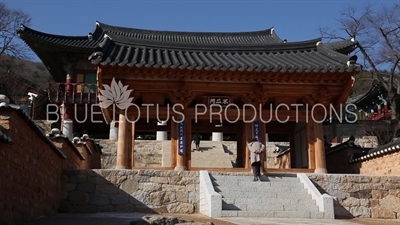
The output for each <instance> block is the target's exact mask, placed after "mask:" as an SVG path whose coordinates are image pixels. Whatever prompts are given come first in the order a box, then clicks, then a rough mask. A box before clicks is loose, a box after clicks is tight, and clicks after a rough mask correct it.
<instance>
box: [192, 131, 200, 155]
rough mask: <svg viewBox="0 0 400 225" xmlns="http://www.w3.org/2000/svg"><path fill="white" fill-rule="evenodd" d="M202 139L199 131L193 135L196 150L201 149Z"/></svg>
mask: <svg viewBox="0 0 400 225" xmlns="http://www.w3.org/2000/svg"><path fill="white" fill-rule="evenodd" d="M200 139H201V136H200V134H199V133H196V134H195V135H194V136H193V142H194V144H195V145H196V149H195V150H197V151H200ZM193 151H194V150H193Z"/></svg>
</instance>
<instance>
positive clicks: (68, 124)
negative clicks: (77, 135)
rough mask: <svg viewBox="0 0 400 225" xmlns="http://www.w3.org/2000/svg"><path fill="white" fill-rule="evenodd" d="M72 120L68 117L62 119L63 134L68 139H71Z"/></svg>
mask: <svg viewBox="0 0 400 225" xmlns="http://www.w3.org/2000/svg"><path fill="white" fill-rule="evenodd" d="M73 124H74V122H73V121H72V120H70V119H66V120H64V121H63V124H62V126H63V130H62V131H63V135H64V136H66V137H68V139H70V140H72V133H73V132H72V131H73Z"/></svg>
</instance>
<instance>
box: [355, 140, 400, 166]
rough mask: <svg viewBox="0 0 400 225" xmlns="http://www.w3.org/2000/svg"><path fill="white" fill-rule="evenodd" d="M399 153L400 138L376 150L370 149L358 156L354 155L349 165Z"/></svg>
mask: <svg viewBox="0 0 400 225" xmlns="http://www.w3.org/2000/svg"><path fill="white" fill-rule="evenodd" d="M398 151H400V138H398V139H396V140H394V141H393V142H390V143H388V144H385V145H382V146H379V147H377V148H373V149H370V150H368V151H364V152H362V153H360V154H354V155H353V156H352V157H351V159H350V163H352V162H359V161H364V160H368V159H371V158H374V157H377V156H382V155H386V154H390V153H394V152H398Z"/></svg>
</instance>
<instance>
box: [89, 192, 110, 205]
mask: <svg viewBox="0 0 400 225" xmlns="http://www.w3.org/2000/svg"><path fill="white" fill-rule="evenodd" d="M110 203H111V201H110V195H107V194H92V195H90V204H91V205H95V206H106V205H110Z"/></svg>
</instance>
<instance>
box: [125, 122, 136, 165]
mask: <svg viewBox="0 0 400 225" xmlns="http://www.w3.org/2000/svg"><path fill="white" fill-rule="evenodd" d="M126 123H127V124H126V131H125V132H126V134H125V142H126V144H125V145H126V147H125V148H126V149H127V150H126V158H127V161H126V169H132V162H133V161H134V159H133V158H132V157H133V154H132V141H133V140H132V126H131V124H130V123H129V122H128V121H126Z"/></svg>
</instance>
